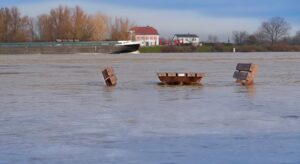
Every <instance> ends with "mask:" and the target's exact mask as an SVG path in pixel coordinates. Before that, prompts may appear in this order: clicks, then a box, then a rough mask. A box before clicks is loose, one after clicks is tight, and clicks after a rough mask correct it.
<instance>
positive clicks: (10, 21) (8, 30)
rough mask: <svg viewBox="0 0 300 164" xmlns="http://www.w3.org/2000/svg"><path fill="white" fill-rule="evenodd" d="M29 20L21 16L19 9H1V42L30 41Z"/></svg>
mask: <svg viewBox="0 0 300 164" xmlns="http://www.w3.org/2000/svg"><path fill="white" fill-rule="evenodd" d="M28 30H29V18H28V17H27V16H21V13H20V12H19V10H18V8H16V7H12V8H1V9H0V41H2V42H17V41H28V40H30V38H29V37H30V36H29V35H27V34H28Z"/></svg>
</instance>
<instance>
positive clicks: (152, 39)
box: [135, 35, 159, 46]
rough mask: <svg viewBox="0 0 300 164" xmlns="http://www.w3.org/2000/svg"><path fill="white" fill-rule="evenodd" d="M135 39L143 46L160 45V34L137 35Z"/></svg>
mask: <svg viewBox="0 0 300 164" xmlns="http://www.w3.org/2000/svg"><path fill="white" fill-rule="evenodd" d="M135 40H136V41H139V42H140V43H141V46H156V45H159V35H136V36H135Z"/></svg>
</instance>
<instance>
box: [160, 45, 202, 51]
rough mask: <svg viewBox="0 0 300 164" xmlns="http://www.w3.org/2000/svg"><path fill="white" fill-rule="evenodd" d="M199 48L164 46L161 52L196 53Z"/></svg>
mask: <svg viewBox="0 0 300 164" xmlns="http://www.w3.org/2000/svg"><path fill="white" fill-rule="evenodd" d="M196 51H197V47H195V46H192V45H185V46H173V45H172V46H163V47H162V48H161V52H167V53H169V52H196Z"/></svg>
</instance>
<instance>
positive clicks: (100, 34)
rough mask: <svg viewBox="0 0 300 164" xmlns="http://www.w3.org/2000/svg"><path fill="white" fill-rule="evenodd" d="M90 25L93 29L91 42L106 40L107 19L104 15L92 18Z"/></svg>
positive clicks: (99, 14)
mask: <svg viewBox="0 0 300 164" xmlns="http://www.w3.org/2000/svg"><path fill="white" fill-rule="evenodd" d="M92 24H93V28H94V32H93V36H92V37H91V40H93V41H98V40H104V39H106V38H108V29H109V27H108V26H109V25H108V17H107V16H106V15H104V14H101V13H97V14H96V15H93V16H92Z"/></svg>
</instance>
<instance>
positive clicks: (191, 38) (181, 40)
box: [173, 34, 201, 45]
mask: <svg viewBox="0 0 300 164" xmlns="http://www.w3.org/2000/svg"><path fill="white" fill-rule="evenodd" d="M173 43H178V44H192V45H201V43H200V39H199V37H198V36H197V35H195V34H175V35H174V37H173Z"/></svg>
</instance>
